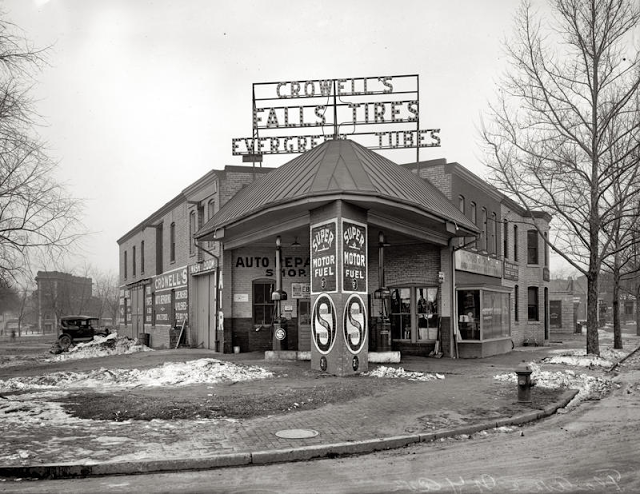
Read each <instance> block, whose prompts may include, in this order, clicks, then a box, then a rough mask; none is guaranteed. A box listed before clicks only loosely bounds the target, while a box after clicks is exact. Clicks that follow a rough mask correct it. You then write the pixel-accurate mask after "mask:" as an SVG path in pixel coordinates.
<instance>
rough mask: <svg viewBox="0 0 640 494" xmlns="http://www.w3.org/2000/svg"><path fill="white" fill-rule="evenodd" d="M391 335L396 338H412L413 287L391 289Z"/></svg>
mask: <svg viewBox="0 0 640 494" xmlns="http://www.w3.org/2000/svg"><path fill="white" fill-rule="evenodd" d="M391 336H392V338H395V339H410V338H411V289H410V288H394V289H392V290H391Z"/></svg>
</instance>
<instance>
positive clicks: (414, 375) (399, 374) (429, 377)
mask: <svg viewBox="0 0 640 494" xmlns="http://www.w3.org/2000/svg"><path fill="white" fill-rule="evenodd" d="M362 375H363V376H370V377H380V378H391V379H398V378H400V379H408V380H409V381H433V380H434V379H444V375H443V374H425V373H424V372H412V371H405V370H404V369H403V368H402V367H398V368H397V369H396V368H394V367H387V366H384V365H381V366H378V367H376V368H375V369H374V370H372V371H369V372H365V373H363V374H362Z"/></svg>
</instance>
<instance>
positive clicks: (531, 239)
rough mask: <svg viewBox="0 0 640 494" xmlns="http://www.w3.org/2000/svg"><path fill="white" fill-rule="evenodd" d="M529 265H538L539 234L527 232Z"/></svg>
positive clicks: (534, 231)
mask: <svg viewBox="0 0 640 494" xmlns="http://www.w3.org/2000/svg"><path fill="white" fill-rule="evenodd" d="M527 264H538V232H537V231H536V230H529V231H527Z"/></svg>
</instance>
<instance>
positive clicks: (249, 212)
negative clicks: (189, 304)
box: [195, 139, 478, 239]
mask: <svg viewBox="0 0 640 494" xmlns="http://www.w3.org/2000/svg"><path fill="white" fill-rule="evenodd" d="M336 194H339V195H347V196H352V197H353V196H358V197H361V198H364V197H370V198H378V199H384V200H388V201H392V202H396V203H398V205H399V207H402V206H403V205H405V206H410V207H415V208H417V209H419V210H421V211H423V212H425V213H428V214H430V215H432V216H435V217H438V218H441V220H442V221H451V222H455V223H456V225H457V226H458V227H461V228H464V229H465V230H467V231H471V232H477V231H478V228H477V227H476V226H475V225H474V224H473V223H472V222H471V220H469V219H468V218H466V217H465V216H464V215H463V214H462V213H461V212H460V211H459V210H458V209H457V208H456V207H455V206H454V205H453V204H451V202H449V200H448V199H447V198H446V197H445V196H444V194H442V192H440V191H439V190H438V189H437V188H436V187H435V186H434V185H433V184H431V183H430V182H428V181H425V180H422V179H421V178H419V177H418V176H416V175H415V174H414V173H412V172H411V171H409V170H407V169H405V168H403V167H401V166H399V165H397V164H396V163H394V162H392V161H391V160H389V159H387V158H385V157H383V156H381V155H379V154H377V153H375V152H373V151H371V150H369V149H367V148H365V147H364V146H361V145H360V144H358V143H356V142H354V141H351V140H345V139H336V140H329V141H326V142H324V143H323V144H321V145H319V146H317V147H315V148H313V149H311V150H310V151H307V152H305V153H304V154H302V155H300V156H298V157H296V158H294V159H293V160H291V161H289V162H288V163H286V164H284V165H282V166H281V167H279V168H277V169H275V170H274V171H272V172H271V173H269V174H267V175H265V176H263V177H262V178H260V179H258V180H256V181H255V182H253V183H251V184H250V185H249V186H247V187H246V188H244V189H242V190H241V191H240V192H238V193H237V194H236V195H235V196H234V197H233V198H232V199H230V200H229V202H227V203H226V204H225V205H224V206H223V207H222V208H221V209H220V210H219V211H218V212H217V213H216V214H215V215H214V216H213V217H212V218H211V219H210V220H209V221H208V222H207V223H206V224H204V225H203V226H202V228H201V229H200V230H199V231H198V232H197V233H196V235H195V236H196V238H199V239H201V238H203V237H205V236H207V235H209V234H211V233H212V232H214V231H215V230H217V229H220V228H223V227H227V226H230V225H232V224H234V223H236V222H238V221H240V220H244V219H247V218H250V217H251V216H253V215H256V214H258V213H261V212H263V211H266V210H269V209H270V208H274V207H280V208H281V207H283V206H286V204H287V203H293V202H297V201H300V200H301V199H304V200H307V201H309V202H313V201H312V199H313V198H317V199H321V198H322V197H323V196H329V195H336ZM313 207H314V206H313V205H310V206H309V209H311V208H313Z"/></svg>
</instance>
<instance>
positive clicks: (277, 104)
mask: <svg viewBox="0 0 640 494" xmlns="http://www.w3.org/2000/svg"><path fill="white" fill-rule="evenodd" d="M395 95H397V96H398V98H397V99H396V98H395V97H394V96H395ZM419 105H420V103H419V92H418V76H417V75H399V76H393V77H391V76H384V77H358V78H351V79H319V80H306V81H286V82H270V83H257V84H254V85H253V136H252V137H247V138H235V139H232V153H233V154H234V155H261V154H288V153H303V152H305V151H308V150H310V149H312V148H314V147H316V146H318V145H320V144H322V143H323V142H325V140H327V139H333V138H342V139H344V138H347V137H351V136H356V135H357V136H362V138H363V139H365V140H367V141H369V142H362V143H361V144H363V145H364V146H366V147H368V148H369V149H396V148H419V147H437V146H439V145H440V136H439V132H440V129H426V130H420V129H419V128H418V124H419V119H420V117H419V109H420V107H419ZM381 125H384V126H387V129H388V130H380V128H379V126H381ZM407 125H411V127H412V128H411V129H408V128H407ZM364 126H369V128H370V129H373V130H369V131H366V132H361V131H359V130H358V129H360V128H362V127H364ZM371 126H373V127H371ZM288 129H309V130H310V131H311V130H312V129H313V132H315V134H314V133H311V132H310V133H309V134H307V135H294V136H291V135H285V132H284V131H286V130H288ZM265 134H266V135H265ZM359 140H360V139H359Z"/></svg>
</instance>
